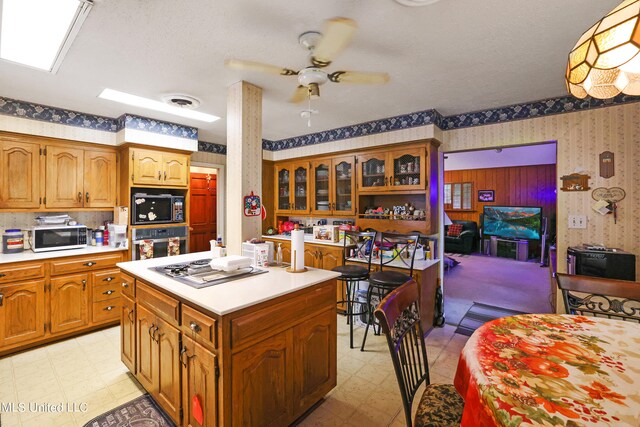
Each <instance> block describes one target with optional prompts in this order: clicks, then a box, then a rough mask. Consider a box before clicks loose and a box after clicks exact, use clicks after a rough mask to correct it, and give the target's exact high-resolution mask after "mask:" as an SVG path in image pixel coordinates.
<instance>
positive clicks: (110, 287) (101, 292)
mask: <svg viewBox="0 0 640 427" xmlns="http://www.w3.org/2000/svg"><path fill="white" fill-rule="evenodd" d="M100 283H101V282H96V281H95V280H94V282H93V302H98V301H109V300H112V299H117V298H120V295H121V294H122V292H121V290H120V284H119V283H120V282H116V281H113V282H111V283H104V284H100Z"/></svg>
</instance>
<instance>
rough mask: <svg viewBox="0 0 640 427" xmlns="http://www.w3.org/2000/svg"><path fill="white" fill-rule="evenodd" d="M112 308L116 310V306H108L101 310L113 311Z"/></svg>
mask: <svg viewBox="0 0 640 427" xmlns="http://www.w3.org/2000/svg"><path fill="white" fill-rule="evenodd" d="M114 308H116V306H115V305H110V306H108V307H105V308H103V310H104V311H111V310H113V309H114Z"/></svg>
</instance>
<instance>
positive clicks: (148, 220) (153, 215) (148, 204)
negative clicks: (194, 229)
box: [131, 193, 184, 225]
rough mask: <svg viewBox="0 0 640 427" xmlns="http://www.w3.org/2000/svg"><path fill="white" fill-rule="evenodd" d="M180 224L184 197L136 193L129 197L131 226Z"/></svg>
mask: <svg viewBox="0 0 640 427" xmlns="http://www.w3.org/2000/svg"><path fill="white" fill-rule="evenodd" d="M180 222H184V196H174V195H171V194H145V193H136V194H134V195H133V196H132V197H131V223H132V224H133V225H143V224H171V223H180Z"/></svg>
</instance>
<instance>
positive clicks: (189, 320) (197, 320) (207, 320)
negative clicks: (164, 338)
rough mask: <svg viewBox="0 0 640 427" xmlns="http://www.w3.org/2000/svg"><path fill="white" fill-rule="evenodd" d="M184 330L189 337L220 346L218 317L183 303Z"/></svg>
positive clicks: (214, 346)
mask: <svg viewBox="0 0 640 427" xmlns="http://www.w3.org/2000/svg"><path fill="white" fill-rule="evenodd" d="M180 323H181V325H182V332H183V333H184V334H185V335H187V336H188V337H191V338H195V340H196V341H198V342H200V343H201V344H204V345H206V346H208V347H210V346H213V348H217V347H218V342H217V339H216V337H217V334H216V319H212V318H211V317H209V316H207V315H204V314H202V313H200V312H199V311H197V310H195V309H193V308H191V307H189V306H187V305H182V321H181V322H180Z"/></svg>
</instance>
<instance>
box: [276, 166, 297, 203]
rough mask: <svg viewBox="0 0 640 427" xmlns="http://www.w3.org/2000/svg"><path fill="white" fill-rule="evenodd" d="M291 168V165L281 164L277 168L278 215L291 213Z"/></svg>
mask: <svg viewBox="0 0 640 427" xmlns="http://www.w3.org/2000/svg"><path fill="white" fill-rule="evenodd" d="M291 167H292V165H291V163H280V164H277V165H276V167H275V175H276V177H275V182H276V189H275V199H276V201H277V202H276V213H290V212H291V200H290V198H291V176H292V174H293V172H292V168H291Z"/></svg>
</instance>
